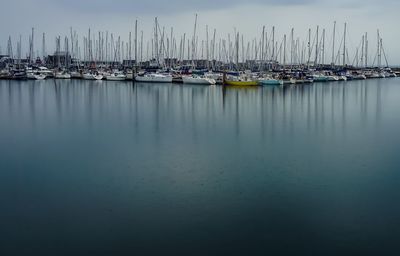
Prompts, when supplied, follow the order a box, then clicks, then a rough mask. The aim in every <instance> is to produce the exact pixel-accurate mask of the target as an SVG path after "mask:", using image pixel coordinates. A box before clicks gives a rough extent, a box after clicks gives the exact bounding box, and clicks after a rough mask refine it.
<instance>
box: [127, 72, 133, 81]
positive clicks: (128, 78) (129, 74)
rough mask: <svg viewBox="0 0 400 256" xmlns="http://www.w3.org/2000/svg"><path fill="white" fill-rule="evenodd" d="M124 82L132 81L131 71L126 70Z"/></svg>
mask: <svg viewBox="0 0 400 256" xmlns="http://www.w3.org/2000/svg"><path fill="white" fill-rule="evenodd" d="M126 80H133V72H132V70H128V71H127V72H126Z"/></svg>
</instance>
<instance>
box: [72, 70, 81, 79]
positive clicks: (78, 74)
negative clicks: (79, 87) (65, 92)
mask: <svg viewBox="0 0 400 256" xmlns="http://www.w3.org/2000/svg"><path fill="white" fill-rule="evenodd" d="M71 78H76V79H80V78H82V74H81V73H80V72H79V71H72V72H71Z"/></svg>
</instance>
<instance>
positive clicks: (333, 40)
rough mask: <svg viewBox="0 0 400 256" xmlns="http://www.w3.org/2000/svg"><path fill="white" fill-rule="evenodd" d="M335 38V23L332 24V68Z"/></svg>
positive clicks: (333, 64)
mask: <svg viewBox="0 0 400 256" xmlns="http://www.w3.org/2000/svg"><path fill="white" fill-rule="evenodd" d="M335 37H336V21H335V22H333V39H332V66H335Z"/></svg>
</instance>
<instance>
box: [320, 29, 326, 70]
mask: <svg viewBox="0 0 400 256" xmlns="http://www.w3.org/2000/svg"><path fill="white" fill-rule="evenodd" d="M321 61H322V65H324V64H325V29H323V30H322V59H321Z"/></svg>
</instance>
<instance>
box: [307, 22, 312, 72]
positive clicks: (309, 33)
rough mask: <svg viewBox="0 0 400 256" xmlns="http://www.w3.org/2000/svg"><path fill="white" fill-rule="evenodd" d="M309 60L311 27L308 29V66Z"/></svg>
mask: <svg viewBox="0 0 400 256" xmlns="http://www.w3.org/2000/svg"><path fill="white" fill-rule="evenodd" d="M310 61H311V28H309V29H308V61H307V65H308V66H310Z"/></svg>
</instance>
